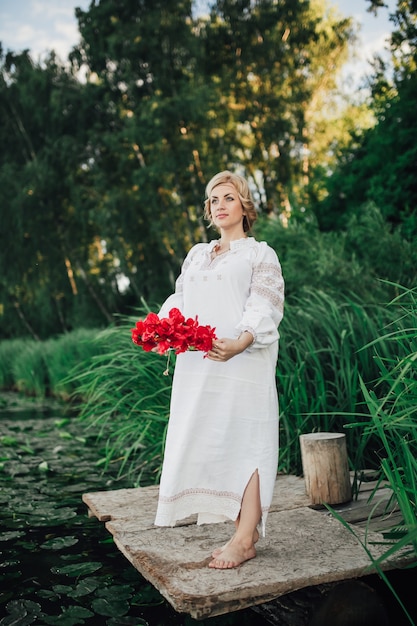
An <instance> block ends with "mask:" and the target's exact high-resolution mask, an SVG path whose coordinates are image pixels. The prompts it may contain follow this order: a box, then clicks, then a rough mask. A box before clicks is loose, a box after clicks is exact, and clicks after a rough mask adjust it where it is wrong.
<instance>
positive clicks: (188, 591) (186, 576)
mask: <svg viewBox="0 0 417 626" xmlns="http://www.w3.org/2000/svg"><path fill="white" fill-rule="evenodd" d="M374 487H375V483H373V482H369V483H366V482H365V483H362V484H361V489H360V491H359V496H358V498H357V499H356V500H353V501H352V502H350V503H348V504H346V505H340V506H336V507H333V509H334V510H335V511H337V512H338V514H339V515H340V516H341V517H342V518H343V519H344V520H346V521H347V522H348V523H349V525H350V528H351V529H352V530H353V533H352V532H351V531H350V530H349V529H348V528H346V527H345V526H344V525H343V523H342V522H341V521H340V520H338V519H336V518H335V517H334V516H333V515H332V514H331V513H329V512H328V511H327V509H325V508H324V509H323V508H321V509H317V508H316V509H313V508H311V506H310V502H309V499H308V497H307V496H306V494H305V485H304V479H303V478H300V477H297V476H288V475H282V476H281V475H280V476H278V477H277V481H276V485H275V493H274V498H273V502H272V508H271V510H270V513H269V516H268V521H267V536H266V538H261V539H260V541H259V543H258V544H257V557H256V558H255V559H253V560H251V561H248V562H246V563H244V564H242V565H241V566H240V567H238V568H236V569H233V570H215V569H210V568H209V567H207V565H208V563H209V561H210V560H211V557H210V554H211V551H212V550H213V549H214V548H215V547H218V546H220V545H222V544H223V543H225V542H226V541H227V540H228V539H229V538H230V536H231V534H232V533H233V529H234V526H233V523H231V522H225V523H222V524H209V525H203V526H197V525H196V524H195V519H194V518H189V519H187V520H185V521H183V522H182V523H181V524H180V525H178V526H176V527H175V528H158V527H155V526H154V525H153V522H154V517H155V511H156V504H157V498H158V489H159V488H158V486H151V487H144V488H137V489H119V490H114V491H104V492H97V493H86V494H84V495H83V501H84V503H85V504H86V505H87V507H88V509H89V515H91V516H95V517H97V519H98V520H99V521H101V522H105V525H106V528H107V530H108V531H109V532H110V533H111V534H112V535H113V538H114V541H115V543H116V546H117V547H118V549H119V550H120V551H121V552H122V553H123V554H124V555H125V556H126V558H127V559H128V560H129V561H130V562H131V563H132V565H133V566H134V567H135V568H136V569H137V570H138V571H139V572H140V573H141V574H142V576H143V577H144V578H146V579H147V580H148V581H149V582H151V583H152V584H153V585H154V587H156V589H158V591H159V592H160V593H161V594H162V595H163V596H164V597H165V598H166V599H167V600H168V602H169V603H170V604H171V605H172V606H173V608H174V609H175V610H176V611H177V612H179V613H188V614H189V615H191V616H192V617H193V618H194V619H203V618H206V617H212V616H215V615H221V614H224V613H229V612H232V611H237V610H239V609H244V608H247V607H250V606H254V605H258V604H263V603H265V602H268V601H271V600H273V599H275V598H278V597H280V596H283V595H285V594H287V593H290V592H292V591H295V590H299V589H302V588H305V587H310V586H314V585H319V584H322V583H330V582H336V581H341V580H349V579H352V578H357V577H361V576H365V575H368V574H370V573H372V572H373V571H374V570H373V569H372V568H371V566H372V563H371V559H370V557H369V555H368V553H367V550H368V551H369V552H370V554H371V555H372V557H373V558H374V559H377V558H378V557H379V556H381V555H382V554H384V553H385V552H386V551H387V549H388V545H387V543H386V542H385V540H384V538H383V534H382V533H383V530H384V529H385V528H390V527H392V526H393V525H394V524H396V523H398V521H399V514H398V512H396V511H395V509H393V508H392V507H390V508H389V509H387V504H388V502H389V497H390V495H391V491H390V490H389V489H388V488H380V489H378V491H377V493H376V495H375V496H374V497H373V499H372V502H371V503H369V502H368V499H369V496H370V494H371V492H372V490H373V489H374ZM371 509H372V511H373V512H372V522H371V523H369V522H368V516H369V514H370V511H371ZM381 542H382V543H381ZM362 544H366V550H365V548H364V547H363V545H362ZM408 562H409V560H407V559H406V557H399V556H398V555H397V556H396V557H394V558H391V559H389V560H386V561H384V562H383V564H382V569H383V570H390V569H397V568H400V567H403V566H404V565H406V564H407V563H408ZM370 568H371V569H370Z"/></svg>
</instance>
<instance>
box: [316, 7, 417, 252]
mask: <svg viewBox="0 0 417 626" xmlns="http://www.w3.org/2000/svg"><path fill="white" fill-rule="evenodd" d="M381 6H383V4H381V3H380V2H379V0H375V1H373V0H370V9H371V10H372V11H374V12H377V11H378V7H381ZM390 19H391V21H392V23H393V32H392V34H391V40H390V48H391V65H390V67H388V68H387V65H386V63H385V62H384V61H383V60H382V59H381V58H376V59H375V61H374V75H373V77H372V79H371V81H370V90H371V96H372V98H371V100H370V104H371V108H372V110H373V112H374V115H375V118H376V124H375V125H374V126H373V127H371V128H368V129H367V130H365V131H364V132H361V130H359V131H358V130H357V129H356V130H355V129H353V130H352V139H351V141H350V142H349V144H348V145H347V146H345V147H344V149H342V150H341V151H340V153H339V156H338V161H337V166H336V167H333V168H332V171H331V172H330V174H331V175H330V176H328V180H327V184H326V188H327V195H326V197H324V198H323V197H320V198H319V197H318V194H317V193H316V197H315V199H314V197H313V196H311V199H312V203H313V205H314V206H313V207H312V208H313V209H314V211H315V213H316V214H317V217H318V220H319V223H320V226H321V227H322V228H325V229H327V230H329V229H330V230H332V229H335V228H343V227H346V224H347V222H348V221H349V219H350V218H351V217H352V215H355V216H357V215H359V214H360V212H361V211H362V206H363V205H364V204H365V203H367V202H371V201H372V202H375V204H376V205H377V206H378V207H379V209H380V211H381V214H382V215H383V217H384V219H385V220H387V221H388V222H389V223H390V224H392V225H395V226H400V227H401V231H402V234H403V236H405V237H406V238H407V239H408V240H409V241H414V240H415V238H416V236H417V220H416V217H415V215H416V210H415V209H416V204H417V194H416V184H415V170H416V165H417V148H416V144H415V141H414V137H415V135H416V132H417V129H416V116H415V101H416V95H417V9H416V4H415V2H413V0H406V1H400V0H398V2H397V7H396V9H395V10H394V11H393V12H392V14H391V17H390ZM389 70H392V75H390V74H389ZM362 128H363V127H362Z"/></svg>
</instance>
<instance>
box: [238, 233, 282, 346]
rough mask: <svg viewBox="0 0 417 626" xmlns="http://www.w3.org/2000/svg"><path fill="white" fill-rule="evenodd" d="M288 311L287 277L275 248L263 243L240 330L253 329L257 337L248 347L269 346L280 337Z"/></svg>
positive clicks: (254, 269) (250, 330)
mask: <svg viewBox="0 0 417 626" xmlns="http://www.w3.org/2000/svg"><path fill="white" fill-rule="evenodd" d="M283 314H284V280H283V277H282V271H281V265H280V262H279V260H278V257H277V255H276V254H275V251H274V250H273V249H272V248H270V247H269V246H267V245H266V244H262V243H261V244H260V250H259V252H258V255H257V258H256V260H255V264H254V268H253V273H252V281H251V286H250V294H249V297H248V300H247V302H246V306H245V310H244V313H243V317H242V320H241V322H240V324H239V325H238V327H237V331H238V333H241V332H243V331H245V330H247V331H249V332H250V333H252V335H253V337H254V341H253V343H252V345H251V346H250V347H249V348H248V349H249V350H251V349H254V348H261V347H265V346H267V345H269V344H271V343H273V342H275V341H277V340H278V338H279V333H278V326H279V324H280V322H281V320H282V317H283Z"/></svg>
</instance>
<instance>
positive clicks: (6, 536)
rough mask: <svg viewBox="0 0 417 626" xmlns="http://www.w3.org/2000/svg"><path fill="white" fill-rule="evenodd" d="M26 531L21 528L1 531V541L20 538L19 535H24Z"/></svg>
mask: <svg viewBox="0 0 417 626" xmlns="http://www.w3.org/2000/svg"><path fill="white" fill-rule="evenodd" d="M24 534H25V533H24V532H23V531H21V530H12V531H10V532H6V533H0V541H12V540H13V539H18V538H19V537H22V536H24Z"/></svg>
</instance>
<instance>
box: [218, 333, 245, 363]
mask: <svg viewBox="0 0 417 626" xmlns="http://www.w3.org/2000/svg"><path fill="white" fill-rule="evenodd" d="M252 342H253V335H252V334H251V333H250V332H248V331H245V332H244V333H242V334H241V335H240V336H239V337H238V338H237V339H229V338H227V337H225V338H224V339H216V340H215V341H213V346H212V348H211V350H209V351H208V353H207V358H208V359H211V360H212V361H228V360H229V359H231V358H233V357H234V356H236V355H237V354H240V353H241V352H243V351H244V350H246V348H248V347H249V346H250V345H251V343H252Z"/></svg>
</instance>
